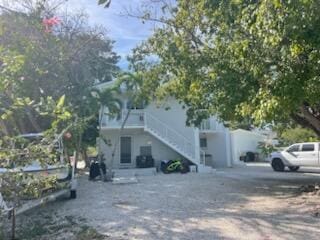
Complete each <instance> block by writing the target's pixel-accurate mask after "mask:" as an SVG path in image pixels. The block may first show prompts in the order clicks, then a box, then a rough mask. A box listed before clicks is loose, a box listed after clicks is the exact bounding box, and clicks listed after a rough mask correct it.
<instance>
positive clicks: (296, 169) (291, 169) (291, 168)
mask: <svg viewBox="0 0 320 240" xmlns="http://www.w3.org/2000/svg"><path fill="white" fill-rule="evenodd" d="M299 168H300V167H299V166H290V167H289V170H290V171H291V172H296V171H298V170H299Z"/></svg>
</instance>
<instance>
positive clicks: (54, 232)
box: [0, 214, 106, 240]
mask: <svg viewBox="0 0 320 240" xmlns="http://www.w3.org/2000/svg"><path fill="white" fill-rule="evenodd" d="M30 219H33V221H32V222H31V221H30ZM21 223H22V224H21V226H20V228H18V230H17V237H18V238H17V239H20V240H21V239H24V240H41V239H43V240H44V239H56V238H57V237H60V236H63V235H68V237H69V239H70V240H89V239H90V240H103V239H105V237H106V236H104V235H102V234H100V233H98V231H97V230H95V229H94V228H92V227H90V226H87V225H86V224H85V223H86V219H84V218H79V219H77V218H75V217H73V216H65V217H57V216H56V215H55V214H52V215H49V216H48V215H42V214H39V215H36V214H33V215H32V216H28V220H27V221H26V220H25V221H23V220H22V222H21ZM30 223H31V224H32V225H31V224H30ZM0 239H2V238H0Z"/></svg>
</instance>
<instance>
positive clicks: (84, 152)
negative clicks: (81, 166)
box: [82, 149, 90, 168]
mask: <svg viewBox="0 0 320 240" xmlns="http://www.w3.org/2000/svg"><path fill="white" fill-rule="evenodd" d="M82 153H83V158H84V161H85V168H89V167H90V160H89V157H88V154H87V149H82Z"/></svg>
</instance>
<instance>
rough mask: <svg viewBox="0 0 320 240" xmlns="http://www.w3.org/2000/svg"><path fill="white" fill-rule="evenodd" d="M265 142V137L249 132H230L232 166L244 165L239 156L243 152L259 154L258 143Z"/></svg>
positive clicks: (240, 130)
mask: <svg viewBox="0 0 320 240" xmlns="http://www.w3.org/2000/svg"><path fill="white" fill-rule="evenodd" d="M264 140H265V136H263V135H260V134H257V133H253V132H250V131H246V130H242V129H238V130H235V131H232V132H231V143H232V160H233V164H235V165H241V164H244V163H243V162H242V161H240V156H241V154H242V153H245V152H249V151H250V152H259V149H258V143H259V142H261V141H264Z"/></svg>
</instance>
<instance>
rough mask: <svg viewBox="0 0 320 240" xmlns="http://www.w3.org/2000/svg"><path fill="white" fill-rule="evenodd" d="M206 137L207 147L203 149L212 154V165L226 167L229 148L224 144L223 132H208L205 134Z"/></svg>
mask: <svg viewBox="0 0 320 240" xmlns="http://www.w3.org/2000/svg"><path fill="white" fill-rule="evenodd" d="M205 136H206V138H207V148H205V149H203V150H205V152H206V153H207V154H211V155H212V160H213V167H214V168H219V167H228V157H230V154H228V152H227V151H229V149H228V148H227V145H226V140H227V139H226V134H225V132H216V133H209V134H206V135H205Z"/></svg>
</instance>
